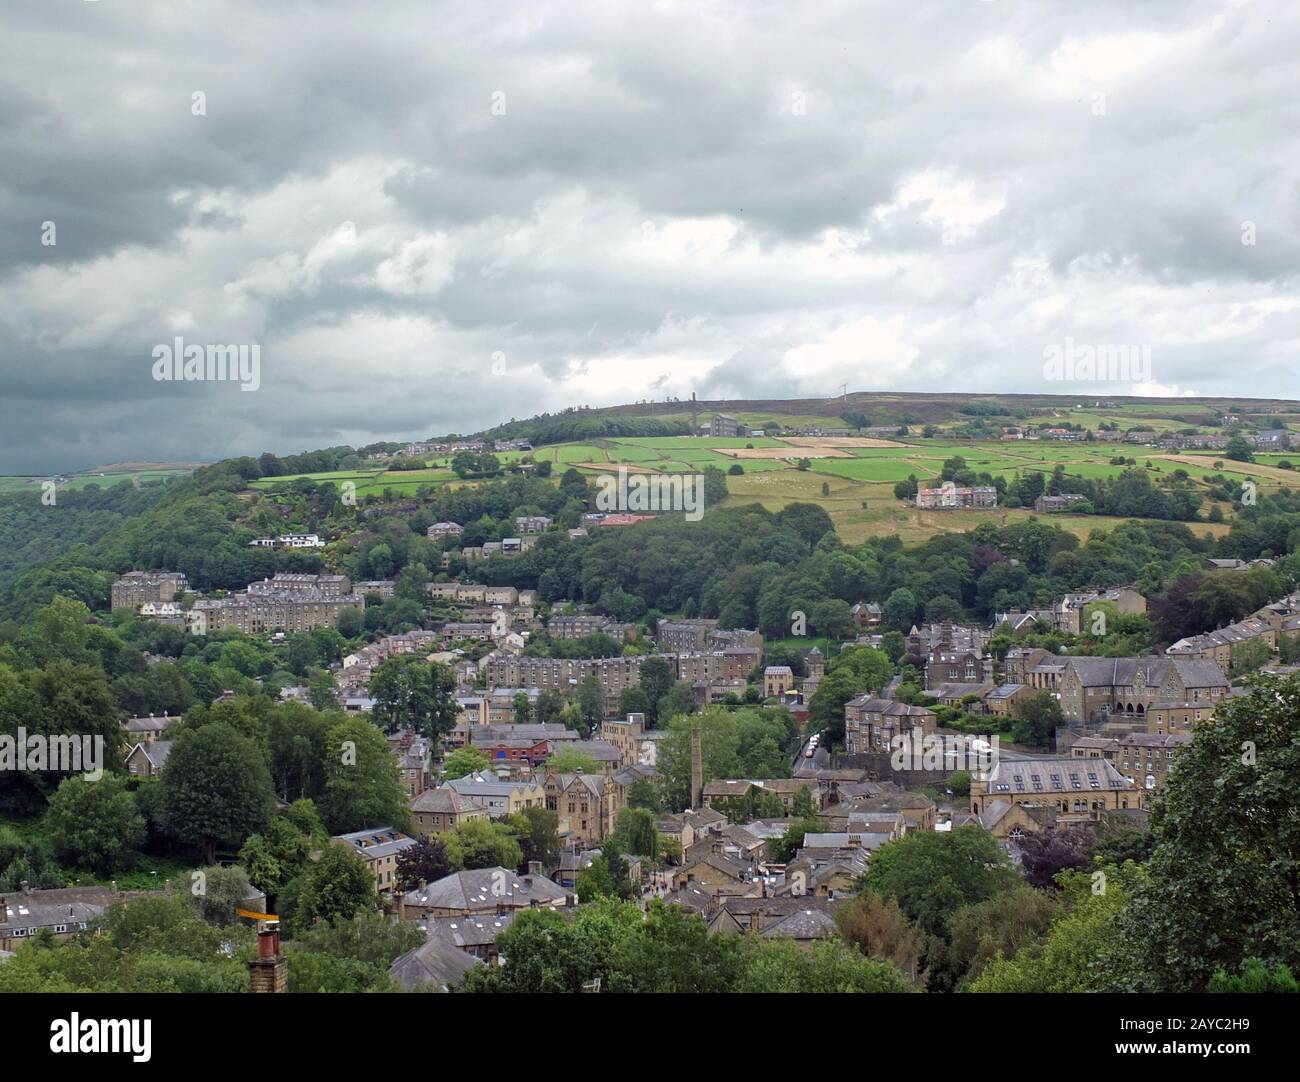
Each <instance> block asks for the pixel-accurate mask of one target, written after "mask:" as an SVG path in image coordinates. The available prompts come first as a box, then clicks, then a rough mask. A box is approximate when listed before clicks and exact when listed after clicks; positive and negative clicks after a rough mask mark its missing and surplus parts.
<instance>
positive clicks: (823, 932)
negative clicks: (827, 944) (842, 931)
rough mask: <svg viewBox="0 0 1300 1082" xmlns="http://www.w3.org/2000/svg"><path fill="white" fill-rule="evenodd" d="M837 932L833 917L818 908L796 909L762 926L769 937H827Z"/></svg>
mask: <svg viewBox="0 0 1300 1082" xmlns="http://www.w3.org/2000/svg"><path fill="white" fill-rule="evenodd" d="M838 932H839V928H838V926H837V925H836V924H835V918H834V917H832V916H831V915H830V914H829V913H826V912H823V911H822V910H820V909H798V910H796V911H795V912H793V913H791V914H790V915H789V916H788V917H783V918H782V919H781V920H779V921H777V922H776V923H775V924H773V925H771V926H770V927H768V928H764V929H763V931H762V933H761V934H762V935H763V936H765V937H767V938H770V939H829V938H830V937H831V936H833V935H837V934H838Z"/></svg>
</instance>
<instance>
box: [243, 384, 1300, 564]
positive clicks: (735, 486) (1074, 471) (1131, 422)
mask: <svg viewBox="0 0 1300 1082" xmlns="http://www.w3.org/2000/svg"><path fill="white" fill-rule="evenodd" d="M1155 405H1160V404H1155ZM1135 411H1137V412H1141V413H1148V412H1150V413H1156V412H1161V413H1165V414H1167V416H1157V417H1155V418H1150V417H1147V416H1138V415H1137V412H1135ZM1190 412H1194V410H1192V409H1191V408H1190V407H1180V406H1177V405H1173V404H1170V405H1169V406H1168V409H1166V410H1161V411H1157V410H1156V409H1155V406H1154V405H1153V406H1152V407H1151V408H1150V409H1148V407H1147V406H1146V405H1145V404H1144V405H1142V406H1135V407H1132V408H1131V409H1115V410H1104V411H1088V410H1079V411H1068V412H1067V411H1064V410H1062V411H1060V412H1059V413H1058V414H1057V415H1056V416H1049V415H1048V414H1046V413H1044V414H1043V415H1042V416H1041V417H1038V418H1036V419H1038V420H1042V421H1046V422H1050V421H1053V420H1056V421H1061V422H1064V421H1066V420H1069V421H1072V422H1085V423H1088V424H1090V425H1094V426H1095V425H1096V424H1099V423H1100V422H1101V421H1102V420H1111V421H1116V422H1118V423H1120V424H1121V425H1122V426H1123V427H1126V428H1127V427H1133V426H1135V425H1141V426H1144V427H1145V426H1147V425H1148V423H1149V426H1150V427H1151V428H1152V429H1156V430H1163V429H1167V428H1177V427H1182V426H1183V425H1184V424H1185V423H1186V422H1185V421H1183V420H1181V419H1179V417H1180V415H1182V414H1186V413H1190ZM740 416H741V417H742V419H744V420H746V421H747V423H750V424H753V425H762V424H763V423H770V422H771V421H773V420H776V421H778V422H779V423H780V424H782V425H787V426H788V425H794V424H800V423H803V424H825V423H826V421H827V419H826V418H825V417H822V418H816V417H810V418H803V419H799V418H795V417H786V416H780V415H768V414H764V415H746V414H741V415H740ZM899 443H900V446H897V447H871V446H854V445H849V446H843V445H842V443H841V442H840V441H833V442H829V443H826V444H823V445H822V446H810V447H809V446H798V445H796V444H793V443H790V442H788V441H786V440H782V439H780V438H778V437H771V436H766V437H739V438H733V439H726V438H713V437H692V436H657V437H656V436H646V437H627V438H609V439H603V438H602V439H588V440H586V441H584V442H581V443H565V444H552V445H548V446H544V447H539V448H537V449H536V450H534V451H531V452H530V451H511V452H505V453H502V454H500V455H498V456H497V457H498V458H499V459H500V460H501V461H502V462H503V463H504V464H509V463H512V462H515V461H518V460H520V459H529V458H531V459H533V460H534V461H538V462H551V463H552V464H553V470H554V472H553V474H552V479H553V483H558V480H559V475H560V474H561V473H563V472H564V471H565V470H567V469H577V470H579V471H580V472H582V473H584V474H587V475H588V476H591V475H595V474H600V473H606V472H609V471H611V470H614V469H617V468H618V467H619V466H620V465H626V466H628V467H629V468H631V469H640V470H656V471H663V472H668V473H681V472H697V471H700V470H703V469H706V468H709V467H716V468H718V469H722V470H724V471H729V470H730V468H731V467H732V466H734V465H736V464H737V463H739V465H740V467H741V469H742V470H743V473H741V474H739V475H735V474H730V473H729V474H728V478H727V484H728V488H729V489H730V492H731V496H730V497H729V498H728V500H727V503H728V504H730V505H738V504H744V503H753V502H758V503H761V504H762V505H763V506H764V507H767V508H769V509H771V510H774V511H776V510H780V509H781V508H782V507H784V506H786V505H787V504H789V503H791V502H795V501H802V502H810V503H816V504H818V505H820V506H822V507H824V508H825V509H826V510H827V512H828V513H829V514H830V515H831V517H832V519H833V521H834V522H835V524H836V528H837V529H838V530H839V531H840V532H841V534H842V535H843V536H844V537H845V539H846V540H851V541H860V540H863V539H865V538H867V537H871V536H876V535H881V534H891V533H897V534H899V535H900V536H902V537H903V538H904V539H905V540H907V541H909V542H916V541H922V540H924V539H925V538H927V537H932V536H934V535H935V534H937V533H943V532H949V531H965V530H970V529H973V528H974V527H975V526H977V525H979V524H980V523H981V522H991V523H995V524H1000V525H1006V524H1010V523H1013V522H1016V521H1023V520H1024V519H1026V518H1028V517H1029V516H1030V515H1032V514H1033V512H1032V511H1030V510H1027V509H1008V508H998V509H997V510H990V511H983V512H962V513H958V514H953V513H945V512H935V511H918V510H917V509H916V508H915V507H914V506H912V505H911V504H910V503H906V502H904V501H902V500H899V499H897V498H896V497H895V496H894V485H895V484H896V483H897V482H898V481H902V480H906V479H907V478H908V477H909V476H913V475H914V476H915V477H916V478H917V479H918V480H920V481H922V482H923V483H924V482H929V481H933V480H935V479H937V478H938V477H939V475H940V473H941V471H942V469H943V463H944V461H945V460H946V459H949V458H952V457H956V456H960V457H961V458H962V459H964V460H965V463H966V466H967V468H969V469H972V470H974V471H975V472H976V473H985V472H987V473H990V474H992V475H994V476H1001V477H1004V478H1006V479H1007V480H1010V479H1011V478H1012V477H1014V475H1015V474H1017V473H1024V472H1028V471H1035V472H1039V473H1045V474H1046V473H1051V472H1052V470H1053V468H1054V467H1055V466H1057V465H1061V466H1062V467H1063V468H1064V470H1065V473H1066V476H1067V477H1071V476H1073V477H1078V478H1086V479H1089V480H1100V479H1103V478H1108V477H1114V476H1117V475H1118V474H1119V473H1121V472H1122V471H1123V470H1125V469H1130V468H1132V467H1131V466H1129V465H1128V464H1127V460H1128V459H1133V460H1134V461H1135V462H1136V464H1137V467H1138V468H1140V469H1145V470H1147V471H1148V472H1149V473H1151V474H1153V475H1155V477H1154V478H1153V479H1158V478H1159V477H1160V476H1162V475H1168V474H1171V473H1173V472H1174V471H1175V470H1183V471H1185V472H1186V473H1187V475H1188V476H1189V477H1190V478H1191V480H1192V482H1193V483H1194V484H1196V485H1197V486H1198V487H1201V488H1202V489H1204V488H1206V487H1207V485H1206V481H1205V478H1206V477H1207V476H1208V475H1210V474H1214V473H1222V474H1223V475H1225V476H1227V477H1230V478H1236V479H1238V480H1243V479H1245V478H1251V479H1253V480H1254V481H1255V482H1256V483H1257V484H1258V485H1260V487H1261V488H1262V489H1265V490H1267V489H1269V488H1273V489H1276V488H1279V487H1281V486H1283V485H1289V484H1292V483H1293V479H1294V477H1295V476H1296V474H1294V473H1292V472H1291V471H1286V470H1281V469H1279V468H1278V467H1277V465H1276V463H1277V462H1278V461H1280V460H1282V459H1284V458H1286V457H1287V455H1286V453H1280V454H1268V455H1261V456H1260V462H1259V463H1256V464H1249V463H1241V462H1233V461H1231V460H1228V459H1224V458H1223V457H1222V454H1221V453H1216V452H1189V453H1186V454H1177V453H1162V452H1160V451H1158V450H1157V449H1156V448H1154V447H1146V446H1141V445H1135V444H1124V443H1119V444H1115V443H1102V442H1097V441H1094V442H1087V441H1082V440H1081V441H1077V442H1075V441H1069V442H1065V441H1062V442H1054V441H1040V440H1005V441H996V442H994V441H987V440H982V441H963V440H956V439H953V438H952V437H951V436H944V435H942V434H941V435H939V436H938V437H935V438H930V439H925V438H922V437H920V436H918V435H912V436H910V437H906V438H904V439H901V440H899ZM751 448H752V449H755V450H761V449H781V448H784V449H786V450H788V454H786V455H784V456H783V457H778V458H748V457H742V458H737V457H733V456H731V455H728V454H726V453H725V452H727V451H745V450H748V449H751ZM1293 457H1294V459H1295V460H1296V461H1297V462H1300V453H1295V454H1294V456H1293ZM805 458H806V459H808V469H806V470H799V469H796V468H795V463H796V462H797V461H798V460H800V459H805ZM1111 459H1121V460H1124V461H1120V462H1115V463H1112V462H1111ZM426 461H427V464H428V467H429V468H427V469H424V470H416V471H385V470H384V469H382V468H378V467H377V468H374V469H361V470H352V471H345V472H338V473H322V474H308V475H304V476H307V477H310V479H311V480H313V481H333V482H335V483H336V484H338V483H340V482H342V481H353V482H354V483H356V485H357V495H358V496H361V497H365V496H368V495H371V494H379V493H382V492H384V491H386V490H388V491H392V492H395V493H398V494H400V495H403V496H413V495H415V493H416V492H417V490H418V489H419V488H421V487H422V486H426V485H445V484H449V483H457V484H474V483H476V482H474V481H464V482H462V481H459V480H458V479H457V478H456V477H455V475H454V474H453V473H452V472H451V470H450V468H449V467H450V461H449V459H448V457H447V456H433V457H430V458H429V459H427V460H426ZM1215 462H1221V463H1222V465H1221V467H1220V468H1219V469H1218V470H1216V469H1215V467H1214V463H1215ZM294 479H295V478H292V477H276V478H263V479H261V480H259V481H256V482H254V483H253V486H252V487H253V488H255V489H260V490H266V489H274V488H275V487H276V486H280V485H284V484H286V483H287V482H291V481H293V480H294ZM1068 490H1069V489H1068V487H1067V491H1068ZM1221 510H1223V511H1224V512H1225V513H1226V514H1228V515H1231V508H1230V507H1228V506H1221ZM1051 521H1052V523H1053V524H1054V525H1057V526H1060V527H1061V528H1063V529H1067V530H1070V531H1072V532H1074V533H1076V534H1078V535H1079V536H1081V537H1086V536H1087V534H1088V533H1089V532H1091V531H1092V530H1094V529H1108V528H1113V526H1114V525H1116V524H1117V522H1118V520H1111V519H1107V518H1104V517H1101V516H1095V515H1059V514H1058V515H1052V516H1051ZM1192 528H1193V529H1194V530H1196V531H1197V532H1198V533H1214V534H1218V533H1222V532H1223V531H1224V530H1225V529H1226V528H1227V527H1226V525H1223V524H1218V525H1211V524H1208V523H1194V524H1192Z"/></svg>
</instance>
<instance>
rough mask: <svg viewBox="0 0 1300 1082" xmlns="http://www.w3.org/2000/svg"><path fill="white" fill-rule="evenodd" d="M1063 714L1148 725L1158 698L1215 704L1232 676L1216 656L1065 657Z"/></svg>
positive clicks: (1061, 691)
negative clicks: (1194, 658)
mask: <svg viewBox="0 0 1300 1082" xmlns="http://www.w3.org/2000/svg"><path fill="white" fill-rule="evenodd" d="M1061 660H1062V661H1063V662H1064V663H1065V671H1064V672H1063V673H1062V675H1061V680H1060V688H1059V695H1060V702H1061V714H1062V715H1063V716H1064V718H1065V720H1066V721H1074V722H1081V721H1093V720H1097V719H1100V718H1104V717H1126V718H1129V719H1132V720H1134V721H1138V722H1142V723H1143V726H1145V722H1146V714H1147V710H1148V709H1149V708H1150V707H1151V705H1152V704H1153V703H1158V702H1160V703H1167V702H1207V703H1213V702H1216V701H1218V700H1219V699H1222V698H1225V697H1226V696H1227V694H1228V679H1227V677H1225V676H1224V675H1223V671H1222V670H1221V669H1220V668H1219V666H1218V665H1216V664H1215V663H1214V662H1212V661H1199V660H1197V661H1190V660H1186V659H1181V658H1170V657H1119V658H1110V657H1071V658H1062V659H1061Z"/></svg>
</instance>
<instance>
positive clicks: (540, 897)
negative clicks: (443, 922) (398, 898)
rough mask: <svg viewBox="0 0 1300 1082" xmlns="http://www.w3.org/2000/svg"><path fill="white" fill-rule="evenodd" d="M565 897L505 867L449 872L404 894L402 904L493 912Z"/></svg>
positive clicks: (560, 889) (557, 888) (548, 885)
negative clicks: (502, 908) (500, 908)
mask: <svg viewBox="0 0 1300 1082" xmlns="http://www.w3.org/2000/svg"><path fill="white" fill-rule="evenodd" d="M568 896H569V894H568V891H566V890H565V889H564V888H563V887H561V886H559V885H558V884H556V883H552V882H551V881H550V880H549V879H547V878H545V877H544V876H540V875H534V876H529V877H528V878H527V879H526V880H525V879H523V878H521V877H520V876H518V875H516V874H515V873H514V872H512V871H510V870H508V869H506V868H476V869H474V870H472V871H464V872H452V873H451V875H447V876H443V878H441V879H439V880H437V881H436V882H433V883H426V884H425V885H424V886H422V887H416V888H415V889H414V890H411V891H408V892H407V893H406V896H405V899H404V900H405V902H406V904H407V905H410V906H418V907H420V908H424V909H469V910H483V911H487V910H494V909H496V907H497V906H498V905H504V906H508V907H510V908H513V909H527V908H528V907H529V906H530V905H531V904H532V903H533V902H534V901H537V902H539V903H541V904H543V905H549V904H554V903H556V902H564V901H565V900H566V899H567V898H568Z"/></svg>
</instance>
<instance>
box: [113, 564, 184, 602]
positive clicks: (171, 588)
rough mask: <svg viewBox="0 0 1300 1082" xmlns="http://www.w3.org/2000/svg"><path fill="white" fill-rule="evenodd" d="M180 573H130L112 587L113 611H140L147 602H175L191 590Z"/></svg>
mask: <svg viewBox="0 0 1300 1082" xmlns="http://www.w3.org/2000/svg"><path fill="white" fill-rule="evenodd" d="M189 588H190V587H189V582H188V581H187V580H186V578H185V576H184V575H183V574H182V573H181V572H179V571H128V572H127V573H126V574H125V575H122V576H121V577H120V578H118V580H117V581H116V582H114V583H113V587H112V591H111V593H112V605H113V609H114V610H117V609H138V608H139V607H140V606H141V605H143V604H145V603H146V602H150V601H153V602H161V601H175V600H176V599H177V598H178V597H180V595H181V594H183V593H185V592H186V591H187V590H189Z"/></svg>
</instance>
